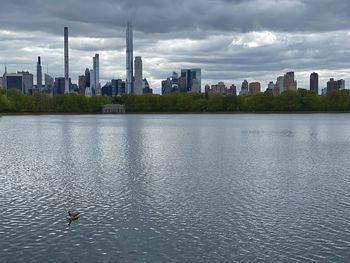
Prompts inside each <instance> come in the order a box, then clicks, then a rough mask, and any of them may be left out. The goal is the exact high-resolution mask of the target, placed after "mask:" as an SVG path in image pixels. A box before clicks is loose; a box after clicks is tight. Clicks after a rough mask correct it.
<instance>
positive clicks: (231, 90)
mask: <svg viewBox="0 0 350 263" xmlns="http://www.w3.org/2000/svg"><path fill="white" fill-rule="evenodd" d="M227 94H231V95H237V88H236V86H235V85H234V84H232V85H231V86H230V88H229V89H228V91H227Z"/></svg>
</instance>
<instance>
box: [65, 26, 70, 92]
mask: <svg viewBox="0 0 350 263" xmlns="http://www.w3.org/2000/svg"><path fill="white" fill-rule="evenodd" d="M64 93H65V94H67V93H69V56H68V27H65V28H64Z"/></svg>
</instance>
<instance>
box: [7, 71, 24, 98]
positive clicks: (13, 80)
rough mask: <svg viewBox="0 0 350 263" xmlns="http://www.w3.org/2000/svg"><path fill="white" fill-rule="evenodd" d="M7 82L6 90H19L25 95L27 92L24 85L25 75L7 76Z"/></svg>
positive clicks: (13, 74) (14, 74)
mask: <svg viewBox="0 0 350 263" xmlns="http://www.w3.org/2000/svg"><path fill="white" fill-rule="evenodd" d="M5 82H6V87H5V88H6V89H7V90H9V89H17V90H20V91H21V92H22V93H23V94H24V92H25V90H24V85H23V75H22V74H16V73H12V74H8V73H6V74H5Z"/></svg>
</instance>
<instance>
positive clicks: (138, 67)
mask: <svg viewBox="0 0 350 263" xmlns="http://www.w3.org/2000/svg"><path fill="white" fill-rule="evenodd" d="M134 69H135V82H134V93H135V94H136V95H142V93H143V91H142V90H143V88H144V87H143V78H142V59H141V57H140V56H136V57H135V62H134Z"/></svg>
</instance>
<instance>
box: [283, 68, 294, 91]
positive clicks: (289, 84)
mask: <svg viewBox="0 0 350 263" xmlns="http://www.w3.org/2000/svg"><path fill="white" fill-rule="evenodd" d="M283 84H284V90H297V81H296V80H295V79H294V72H293V71H291V72H287V73H286V74H285V75H284V83H283Z"/></svg>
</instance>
